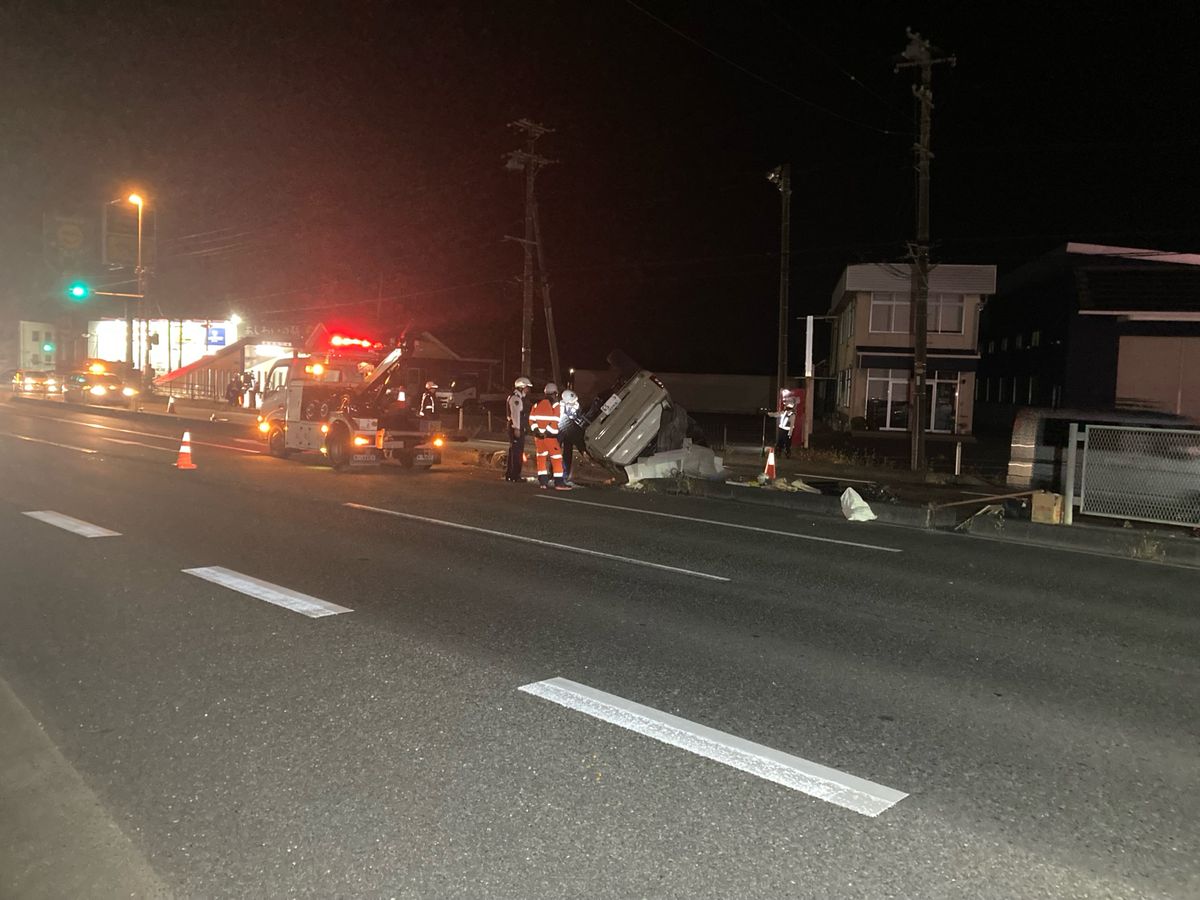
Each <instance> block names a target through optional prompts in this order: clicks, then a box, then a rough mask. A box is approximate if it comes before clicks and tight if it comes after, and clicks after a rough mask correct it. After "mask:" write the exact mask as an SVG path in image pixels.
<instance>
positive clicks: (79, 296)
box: [67, 281, 92, 300]
mask: <svg viewBox="0 0 1200 900" xmlns="http://www.w3.org/2000/svg"><path fill="white" fill-rule="evenodd" d="M91 292H92V289H91V288H90V287H88V286H87V285H86V284H84V283H83V282H82V281H76V282H75V283H73V284H72V285H71V286H70V287H68V288H67V296H68V297H70V298H71V299H72V300H86V299H87V296H88V294H90V293H91Z"/></svg>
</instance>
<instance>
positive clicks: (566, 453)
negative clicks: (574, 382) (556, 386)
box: [558, 390, 582, 487]
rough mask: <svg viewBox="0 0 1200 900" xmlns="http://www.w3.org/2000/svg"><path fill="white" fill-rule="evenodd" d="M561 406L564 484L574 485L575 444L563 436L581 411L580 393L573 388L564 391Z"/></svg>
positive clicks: (559, 419) (559, 423) (560, 431)
mask: <svg viewBox="0 0 1200 900" xmlns="http://www.w3.org/2000/svg"><path fill="white" fill-rule="evenodd" d="M559 407H560V409H559V418H558V443H559V445H560V446H561V447H562V455H563V484H565V485H567V487H574V486H575V482H574V481H573V480H572V479H571V465H572V462H573V459H572V457H573V455H574V446H575V445H574V444H573V443H572V442H571V441H568V440H566V439H565V438H564V437H563V431H564V429H565V428H566V427H567V425H568V424H569V423H570V422H571V419H572V418H574V416H575V414H576V413H578V412H579V395H578V394H576V393H575V392H574V391H571V390H566V391H563V392H562V400H561V401H560V402H559ZM581 449H582V448H581Z"/></svg>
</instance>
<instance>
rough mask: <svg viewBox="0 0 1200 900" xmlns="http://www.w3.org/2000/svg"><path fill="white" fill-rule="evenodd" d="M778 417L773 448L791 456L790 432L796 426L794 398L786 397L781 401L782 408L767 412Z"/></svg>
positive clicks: (773, 416)
mask: <svg viewBox="0 0 1200 900" xmlns="http://www.w3.org/2000/svg"><path fill="white" fill-rule="evenodd" d="M769 415H770V416H771V418H773V419H778V420H779V422H778V423H777V427H776V429H775V450H776V452H778V453H782V454H783V455H784V456H786V457H788V458H789V459H790V458H791V456H792V432H793V431H794V430H795V428H796V398H795V397H788V398H787V399H785V400H784V401H783V409H781V410H780V411H779V412H773V413H770V414H769Z"/></svg>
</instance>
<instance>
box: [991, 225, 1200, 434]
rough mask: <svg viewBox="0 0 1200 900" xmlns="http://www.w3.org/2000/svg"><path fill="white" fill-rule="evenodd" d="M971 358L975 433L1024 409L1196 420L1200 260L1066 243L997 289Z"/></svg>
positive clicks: (1199, 415) (1199, 403)
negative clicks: (977, 357) (975, 363)
mask: <svg viewBox="0 0 1200 900" xmlns="http://www.w3.org/2000/svg"><path fill="white" fill-rule="evenodd" d="M980 350H981V356H982V358H981V361H980V367H979V380H978V385H977V389H976V415H977V416H978V417H979V419H980V421H981V423H982V422H986V423H988V424H993V425H995V426H997V427H1008V426H1011V424H1012V421H1013V416H1014V415H1015V412H1016V410H1017V408H1019V407H1023V406H1035V407H1050V408H1057V407H1072V408H1083V409H1113V408H1126V409H1138V410H1146V411H1153V412H1163V413H1170V414H1174V415H1181V416H1185V417H1188V418H1192V419H1200V254H1194V253H1193V254H1188V253H1170V252H1164V251H1160V250H1139V249H1135V248H1130V247H1108V246H1103V245H1098V244H1082V243H1069V244H1067V245H1066V246H1064V247H1063V248H1061V249H1059V250H1057V251H1055V252H1053V253H1049V254H1047V255H1045V256H1043V257H1041V258H1039V259H1036V260H1033V261H1032V262H1030V263H1028V264H1026V265H1024V266H1022V267H1021V268H1019V269H1017V270H1015V271H1014V272H1013V273H1012V274H1011V275H1009V276H1006V277H1005V278H1004V279H1003V280H1002V282H1001V284H1000V290H999V292H998V293H997V295H996V297H995V298H994V299H993V300H992V301H991V302H989V303H988V306H987V309H986V310H985V312H984V315H983V321H982V325H981V332H980Z"/></svg>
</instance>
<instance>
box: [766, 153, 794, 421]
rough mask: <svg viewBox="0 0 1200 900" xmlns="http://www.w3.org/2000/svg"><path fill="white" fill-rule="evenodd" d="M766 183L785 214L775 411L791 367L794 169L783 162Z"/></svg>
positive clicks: (781, 241)
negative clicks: (777, 197)
mask: <svg viewBox="0 0 1200 900" xmlns="http://www.w3.org/2000/svg"><path fill="white" fill-rule="evenodd" d="M767 180H768V181H770V182H771V183H772V184H774V185H775V186H776V187H777V188H779V197H780V200H781V201H782V212H781V219H780V224H779V351H778V357H777V359H776V371H775V408H776V409H782V407H783V391H784V388H785V387H787V366H788V274H789V271H790V269H791V263H790V254H791V244H792V241H791V228H792V166H791V163H784V164H783V165H781V166H777V167H776V168H774V169H772V170H771V172H770V173H769V174H768V175H767Z"/></svg>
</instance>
